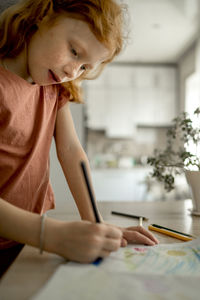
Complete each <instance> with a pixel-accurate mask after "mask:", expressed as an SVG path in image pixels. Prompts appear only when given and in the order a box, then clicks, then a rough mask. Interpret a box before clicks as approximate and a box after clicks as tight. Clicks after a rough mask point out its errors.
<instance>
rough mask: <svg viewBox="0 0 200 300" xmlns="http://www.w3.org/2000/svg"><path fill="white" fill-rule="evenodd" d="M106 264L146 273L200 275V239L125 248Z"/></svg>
mask: <svg viewBox="0 0 200 300" xmlns="http://www.w3.org/2000/svg"><path fill="white" fill-rule="evenodd" d="M108 260H109V261H110V262H108V261H107V262H106V263H105V265H104V266H105V268H106V269H107V268H108V269H109V268H110V267H112V270H113V266H115V267H116V270H117V271H125V272H127V271H128V272H134V273H141V274H142V273H144V274H165V275H167V274H171V275H183V274H184V275H189V274H191V275H200V240H199V239H198V240H195V241H192V242H184V243H178V244H163V245H156V246H153V247H149V246H143V247H141V246H138V247H133V246H132V247H131V246H129V247H126V248H125V249H123V248H121V249H119V250H118V251H117V252H116V253H114V254H113V255H111V257H110V258H108Z"/></svg>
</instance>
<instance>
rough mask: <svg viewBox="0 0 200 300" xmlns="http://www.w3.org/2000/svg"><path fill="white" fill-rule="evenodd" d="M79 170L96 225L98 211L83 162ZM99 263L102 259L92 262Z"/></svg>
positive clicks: (98, 221) (98, 219)
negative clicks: (80, 170) (81, 173)
mask: <svg viewBox="0 0 200 300" xmlns="http://www.w3.org/2000/svg"><path fill="white" fill-rule="evenodd" d="M81 169H82V172H83V176H84V179H85V183H86V186H87V190H88V194H89V198H90V202H91V205H92V209H93V212H94V216H95V220H96V223H101V219H100V216H99V213H98V210H97V206H96V202H95V199H94V195H93V192H92V189H91V186H90V182H89V178H88V173H87V169H86V165H85V162H84V161H81ZM101 261H102V258H101V257H98V258H97V259H96V260H95V261H94V262H93V264H95V265H98V264H99V263H100V262H101Z"/></svg>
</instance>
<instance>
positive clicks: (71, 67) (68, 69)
mask: <svg viewBox="0 0 200 300" xmlns="http://www.w3.org/2000/svg"><path fill="white" fill-rule="evenodd" d="M64 72H65V74H66V77H67V78H69V79H75V78H77V77H78V76H79V73H80V66H79V64H67V65H66V66H65V68H64Z"/></svg>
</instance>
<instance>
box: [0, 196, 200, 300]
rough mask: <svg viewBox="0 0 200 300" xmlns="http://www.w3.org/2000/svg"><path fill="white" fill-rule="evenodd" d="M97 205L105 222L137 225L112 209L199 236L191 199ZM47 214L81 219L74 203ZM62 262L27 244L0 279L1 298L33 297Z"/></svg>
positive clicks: (199, 224) (166, 240)
mask: <svg viewBox="0 0 200 300" xmlns="http://www.w3.org/2000/svg"><path fill="white" fill-rule="evenodd" d="M98 207H99V210H100V211H101V214H102V216H103V218H104V220H105V221H106V222H109V223H112V224H116V225H119V226H135V225H137V224H138V221H137V220H135V219H130V218H124V217H120V216H115V215H111V214H110V212H111V210H116V211H120V212H126V213H132V214H135V215H143V216H146V217H148V218H149V221H148V222H144V227H145V228H147V227H148V225H149V224H151V223H155V224H159V225H163V226H166V227H170V228H172V229H176V230H178V231H182V232H185V233H189V234H194V235H196V236H198V235H200V217H194V216H191V215H190V213H189V211H188V209H189V208H191V207H192V203H191V200H190V199H187V200H184V201H182V200H179V201H166V202H165V201H162V202H139V203H138V202H132V203H131V202H100V203H98ZM63 212H66V213H63ZM48 214H49V215H51V216H53V217H55V218H58V219H62V220H63V219H65V220H69V221H71V220H79V215H78V212H77V209H76V208H75V206H74V204H66V205H65V206H64V207H63V209H60V210H59V211H55V212H49V213H48ZM154 234H155V236H156V237H157V238H158V239H159V241H160V243H172V242H181V241H179V240H177V239H175V238H171V237H168V236H165V235H162V234H159V233H156V232H154ZM63 262H64V259H63V258H62V257H59V256H57V255H54V254H50V253H43V255H40V254H39V251H38V249H36V248H33V247H30V246H25V247H24V249H23V250H22V252H21V253H20V254H19V256H18V257H17V259H16V260H15V262H14V263H13V264H12V266H11V267H10V269H9V270H8V271H7V273H6V274H5V275H4V277H3V278H2V280H1V282H0V299H1V300H11V299H12V300H13V299H15V300H18V299H19V300H23V299H30V297H31V296H33V295H34V294H35V293H36V292H37V291H38V290H39V289H40V288H42V286H43V285H44V284H45V283H46V282H47V281H48V279H49V278H50V277H51V276H52V274H53V273H54V272H55V271H56V269H57V268H58V267H59V265H60V264H62V263H63Z"/></svg>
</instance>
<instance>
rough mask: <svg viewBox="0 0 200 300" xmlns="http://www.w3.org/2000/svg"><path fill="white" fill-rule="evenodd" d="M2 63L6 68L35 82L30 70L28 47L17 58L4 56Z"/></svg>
mask: <svg viewBox="0 0 200 300" xmlns="http://www.w3.org/2000/svg"><path fill="white" fill-rule="evenodd" d="M1 65H2V66H3V67H4V68H5V69H6V70H8V71H11V72H13V73H15V74H16V75H18V76H20V77H22V78H23V79H24V80H26V81H28V82H30V83H33V80H32V78H31V77H30V75H29V72H28V67H27V54H26V48H25V49H24V50H23V51H22V52H21V53H20V54H19V55H18V56H17V57H15V58H2V59H1Z"/></svg>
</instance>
